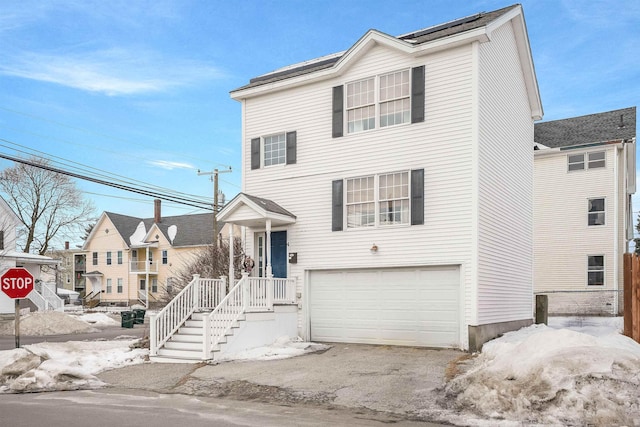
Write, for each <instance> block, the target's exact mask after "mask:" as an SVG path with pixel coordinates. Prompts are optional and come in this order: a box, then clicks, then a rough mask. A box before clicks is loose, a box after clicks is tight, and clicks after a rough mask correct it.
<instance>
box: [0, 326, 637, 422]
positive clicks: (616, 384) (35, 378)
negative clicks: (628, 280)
mask: <svg viewBox="0 0 640 427" xmlns="http://www.w3.org/2000/svg"><path fill="white" fill-rule="evenodd" d="M114 322H115V323H114ZM27 325H28V326H27ZM117 325H118V321H117V320H115V318H114V317H112V316H109V315H108V314H106V313H93V314H84V315H83V314H79V315H68V314H61V313H47V314H41V313H40V314H37V315H35V314H34V315H31V316H29V318H24V319H23V320H22V321H21V326H25V327H29V328H32V329H30V332H29V333H30V334H33V335H36V334H40V335H46V334H48V333H51V332H50V331H51V330H52V329H55V330H56V331H55V332H56V333H58V334H60V333H75V332H78V331H85V330H91V329H93V328H96V327H97V328H101V327H108V326H117ZM5 326H6V325H5ZM621 327H622V319H621V318H550V325H549V326H544V325H533V326H530V327H528V328H523V329H521V330H519V331H515V332H510V333H507V334H505V335H504V336H502V337H500V338H498V339H495V340H493V341H490V342H488V343H486V344H485V345H484V348H483V352H482V353H481V354H480V355H478V356H477V357H475V358H471V359H469V360H468V361H466V362H461V363H462V364H466V365H467V366H466V368H465V369H464V373H462V374H460V375H458V376H457V377H455V378H453V379H452V380H451V381H449V382H448V383H447V384H445V385H444V386H443V387H442V389H441V390H440V391H439V393H440V395H441V396H442V397H441V399H440V403H441V405H442V407H443V408H445V410H444V414H448V416H447V419H448V421H450V422H453V423H456V424H461V425H483V426H495V425H504V426H506V425H518V426H519V425H523V424H524V425H532V424H533V425H597V426H601V425H606V426H613V425H616V426H619V425H627V426H640V345H639V344H638V343H636V342H634V341H632V340H631V339H629V338H627V337H625V336H623V335H621V334H620V329H621ZM83 328H85V329H83ZM86 328H88V329H86ZM21 329H22V328H21ZM10 331H13V329H10ZM0 333H2V334H5V335H6V334H7V331H0ZM10 333H12V332H10ZM136 342H137V341H136V340H131V339H129V338H127V337H123V339H122V340H118V339H116V340H113V341H92V342H87V341H69V342H66V343H41V344H33V345H25V346H24V347H23V348H20V349H14V350H6V351H0V393H3V392H4V393H7V392H8V393H11V392H27V391H49V390H70V389H86V388H96V387H101V386H103V385H104V384H103V383H102V382H100V381H99V380H98V379H97V378H96V376H95V375H96V374H98V373H100V372H103V371H106V370H110V369H114V368H119V367H123V366H126V365H133V364H140V363H145V361H146V360H147V359H148V357H147V356H148V350H147V349H142V348H135V347H136V345H135V344H136ZM317 346H318V345H317V344H312V343H299V342H290V341H288V340H279V341H278V342H276V343H274V344H273V345H271V346H268V347H262V348H258V349H254V350H251V351H247V352H244V353H242V354H238V355H236V356H235V357H234V358H233V359H234V360H268V359H275V358H283V357H293V356H297V355H301V354H304V353H307V352H309V351H315V350H318V348H317ZM443 369H444V367H443ZM423 415H425V416H429V414H426V413H425V414H423Z"/></svg>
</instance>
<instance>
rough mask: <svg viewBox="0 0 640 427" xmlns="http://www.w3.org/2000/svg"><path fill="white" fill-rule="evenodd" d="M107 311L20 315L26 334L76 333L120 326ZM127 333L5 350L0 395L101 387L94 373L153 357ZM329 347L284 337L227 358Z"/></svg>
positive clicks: (10, 327)
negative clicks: (106, 337) (126, 334)
mask: <svg viewBox="0 0 640 427" xmlns="http://www.w3.org/2000/svg"><path fill="white" fill-rule="evenodd" d="M119 325H120V322H119V321H118V320H116V317H115V316H113V315H109V314H108V313H87V314H82V313H77V314H65V313H59V312H52V311H50V312H35V313H30V314H28V315H26V316H23V317H21V318H20V332H21V333H22V334H24V335H52V334H75V333H84V332H91V331H95V330H97V329H101V328H103V327H113V326H119ZM14 328H15V326H14V323H13V321H11V322H4V324H3V325H0V335H11V334H13V333H14ZM137 341H138V340H131V339H130V337H127V336H123V337H122V339H116V340H113V341H67V342H62V343H49V342H44V343H39V344H31V345H25V346H22V347H21V348H18V349H13V350H5V351H0V393H16V392H18V393H19V392H36V391H56V390H77V389H88V388H97V387H102V386H104V384H103V383H102V382H101V381H100V380H98V379H97V378H96V376H95V375H97V374H99V373H100V372H103V371H107V370H110V369H115V368H120V367H123V366H127V365H135V364H140V363H145V362H146V361H148V355H149V350H148V349H142V348H136V343H137ZM322 348H327V347H326V346H323V345H320V344H311V343H304V342H294V341H291V340H289V339H280V340H278V341H276V342H275V343H274V344H273V345H271V346H268V347H260V348H256V349H253V350H249V351H246V352H242V353H239V354H237V355H235V356H234V357H233V358H227V360H271V359H282V358H286V357H294V356H299V355H302V354H304V353H307V352H310V351H317V350H320V349H322Z"/></svg>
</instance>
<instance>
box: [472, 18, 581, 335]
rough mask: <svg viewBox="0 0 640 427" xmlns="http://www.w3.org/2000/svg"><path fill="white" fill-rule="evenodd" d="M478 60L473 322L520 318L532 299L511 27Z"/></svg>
mask: <svg viewBox="0 0 640 427" xmlns="http://www.w3.org/2000/svg"><path fill="white" fill-rule="evenodd" d="M478 55H479V64H480V73H479V82H478V84H479V89H480V92H479V97H478V98H479V109H478V110H479V130H480V131H479V135H478V137H479V141H478V156H479V162H478V186H479V187H478V199H479V206H478V207H479V211H478V295H477V301H478V324H487V323H499V322H504V321H510V320H526V319H531V318H532V301H533V270H532V265H533V248H532V240H533V234H532V233H533V214H532V208H533V200H532V195H533V120H532V118H531V109H530V106H529V102H528V99H527V93H526V87H525V82H524V79H523V76H522V72H521V66H520V62H519V61H520V59H519V55H518V51H517V46H516V41H515V38H514V34H513V30H512V27H511V26H510V25H505V26H503V27H500V29H498V30H496V31H494V32H493V34H492V38H491V43H481V44H480V45H479V52H478ZM506 99H508V100H509V102H505V100H506ZM583 206H584V205H583Z"/></svg>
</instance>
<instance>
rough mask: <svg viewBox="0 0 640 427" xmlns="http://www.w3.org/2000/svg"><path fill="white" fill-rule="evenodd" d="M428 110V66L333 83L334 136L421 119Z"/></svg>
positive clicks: (332, 129)
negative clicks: (426, 77) (426, 103)
mask: <svg viewBox="0 0 640 427" xmlns="http://www.w3.org/2000/svg"><path fill="white" fill-rule="evenodd" d="M424 110H425V74H424V66H421V67H415V68H411V69H404V70H398V71H393V72H391V73H385V74H380V75H378V76H375V77H368V78H366V79H362V80H357V81H354V82H349V83H346V84H345V85H341V86H335V87H333V95H332V126H331V132H332V136H333V137H334V138H338V137H342V136H343V135H344V132H345V131H346V133H347V134H352V133H357V132H363V131H367V130H370V129H375V128H376V127H378V128H383V127H388V126H395V125H399V124H403V123H420V122H423V121H424V115H425V113H424ZM345 122H346V126H345Z"/></svg>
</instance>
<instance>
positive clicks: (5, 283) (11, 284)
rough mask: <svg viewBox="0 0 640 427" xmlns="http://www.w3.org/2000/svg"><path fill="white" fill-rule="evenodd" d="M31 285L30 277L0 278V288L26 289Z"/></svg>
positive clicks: (7, 289)
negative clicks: (0, 286)
mask: <svg viewBox="0 0 640 427" xmlns="http://www.w3.org/2000/svg"><path fill="white" fill-rule="evenodd" d="M32 285H33V278H31V277H5V278H3V279H2V290H3V291H13V290H20V289H27V288H29V287H31V286H32Z"/></svg>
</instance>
